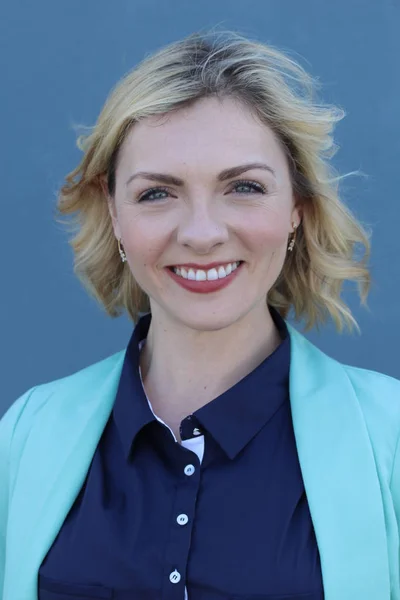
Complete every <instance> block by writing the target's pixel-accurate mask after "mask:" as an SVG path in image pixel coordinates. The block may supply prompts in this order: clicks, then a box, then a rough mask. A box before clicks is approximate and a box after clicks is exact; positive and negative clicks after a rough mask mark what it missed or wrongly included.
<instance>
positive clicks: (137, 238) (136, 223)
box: [121, 218, 169, 272]
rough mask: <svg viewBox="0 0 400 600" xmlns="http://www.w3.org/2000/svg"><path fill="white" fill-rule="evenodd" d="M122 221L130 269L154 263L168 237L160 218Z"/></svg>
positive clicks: (137, 268)
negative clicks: (158, 219)
mask: <svg viewBox="0 0 400 600" xmlns="http://www.w3.org/2000/svg"><path fill="white" fill-rule="evenodd" d="M123 223H124V225H123V227H122V228H121V233H122V238H123V240H124V248H125V252H126V254H127V257H128V261H129V264H130V266H131V269H132V271H134V272H135V271H137V270H139V271H140V270H141V269H142V268H144V267H147V266H151V265H154V264H156V263H157V260H158V259H159V257H160V254H161V253H162V252H163V250H164V249H165V247H166V245H167V243H168V239H169V233H168V231H166V228H165V226H163V224H162V222H161V220H160V221H159V222H157V220H155V219H152V220H149V219H143V218H136V219H130V220H125V221H123Z"/></svg>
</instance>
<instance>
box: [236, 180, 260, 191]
mask: <svg viewBox="0 0 400 600" xmlns="http://www.w3.org/2000/svg"><path fill="white" fill-rule="evenodd" d="M233 187H234V189H236V188H238V187H247V188H250V189H252V190H253V192H252V193H254V192H256V193H257V192H258V193H259V194H265V193H266V189H265V187H264V186H263V185H261V184H260V183H257V182H256V181H248V180H247V179H241V180H240V181H235V184H234V186H233ZM239 193H240V194H243V193H244V194H247V193H248V192H239Z"/></svg>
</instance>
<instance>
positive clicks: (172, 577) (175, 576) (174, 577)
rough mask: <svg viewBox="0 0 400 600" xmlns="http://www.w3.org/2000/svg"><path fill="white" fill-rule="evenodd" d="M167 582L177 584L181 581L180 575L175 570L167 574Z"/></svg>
mask: <svg viewBox="0 0 400 600" xmlns="http://www.w3.org/2000/svg"><path fill="white" fill-rule="evenodd" d="M169 580H170V582H171V583H179V582H180V580H181V574H180V573H178V571H177V570H176V569H175V571H172V573H170V574H169Z"/></svg>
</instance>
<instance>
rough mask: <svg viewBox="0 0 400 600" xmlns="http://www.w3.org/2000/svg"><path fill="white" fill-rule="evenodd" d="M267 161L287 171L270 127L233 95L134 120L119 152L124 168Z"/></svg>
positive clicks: (220, 166) (212, 165) (205, 166)
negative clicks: (232, 96)
mask: <svg viewBox="0 0 400 600" xmlns="http://www.w3.org/2000/svg"><path fill="white" fill-rule="evenodd" d="M262 160H264V161H267V162H268V163H269V164H271V166H272V167H273V168H274V169H275V170H276V171H277V172H279V171H282V170H284V171H285V166H286V157H285V155H284V152H283V150H282V148H281V146H280V144H279V142H278V140H277V139H276V137H275V134H274V132H273V131H272V129H271V128H270V127H269V126H268V125H266V124H264V123H260V122H259V121H258V120H257V119H256V117H255V116H254V114H253V113H252V112H251V111H250V110H249V109H248V108H247V107H245V106H244V105H242V104H240V103H239V102H238V101H235V100H233V99H231V98H225V99H223V100H218V99H216V98H206V99H201V100H199V101H197V102H196V103H195V104H193V105H192V106H190V107H184V108H182V109H179V110H177V111H174V112H171V113H168V114H163V115H154V116H151V117H148V118H145V119H143V120H141V121H139V122H138V123H136V124H135V125H134V126H133V127H132V129H131V131H130V132H129V134H128V136H127V138H126V140H125V142H124V144H123V146H122V148H121V154H120V166H121V168H122V169H125V168H129V169H131V168H133V167H134V168H135V169H142V168H143V169H154V170H156V169H161V168H162V169H163V170H166V169H168V168H169V167H170V168H171V169H176V168H177V167H179V166H183V167H187V168H196V169H197V170H198V169H200V168H201V167H204V169H206V170H207V171H208V172H209V171H210V169H211V170H215V169H216V168H217V167H218V170H222V169H223V168H225V167H226V168H229V167H232V166H235V165H238V164H243V163H245V162H253V161H254V162H257V161H262Z"/></svg>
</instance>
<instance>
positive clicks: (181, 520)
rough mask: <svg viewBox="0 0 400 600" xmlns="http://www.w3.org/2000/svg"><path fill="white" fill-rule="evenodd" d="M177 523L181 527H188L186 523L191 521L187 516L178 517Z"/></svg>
mask: <svg viewBox="0 0 400 600" xmlns="http://www.w3.org/2000/svg"><path fill="white" fill-rule="evenodd" d="M176 521H177V523H178V524H179V525H186V523H187V522H188V521H189V517H188V516H187V515H185V514H182V515H178V517H177V519H176Z"/></svg>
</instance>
